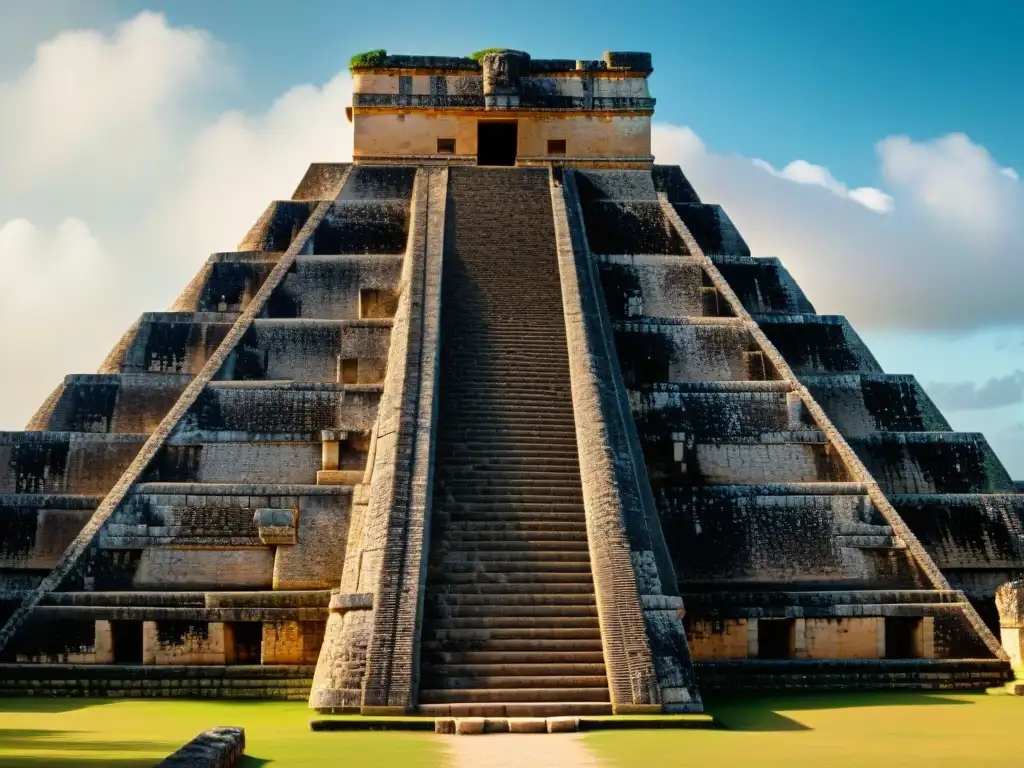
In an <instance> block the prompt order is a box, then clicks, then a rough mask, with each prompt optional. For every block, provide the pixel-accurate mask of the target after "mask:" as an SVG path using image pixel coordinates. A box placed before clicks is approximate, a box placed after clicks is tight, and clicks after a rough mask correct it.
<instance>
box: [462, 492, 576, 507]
mask: <svg viewBox="0 0 1024 768" xmlns="http://www.w3.org/2000/svg"><path fill="white" fill-rule="evenodd" d="M459 502H461V503H464V504H481V503H482V504H496V505H507V504H515V503H517V502H523V503H529V502H533V503H537V504H545V503H551V504H558V503H564V502H578V503H580V504H582V503H583V491H582V490H562V491H549V492H546V493H545V492H544V491H542V490H537V491H527V490H522V491H519V492H513V493H481V492H478V493H459V496H458V499H456V500H455V503H459Z"/></svg>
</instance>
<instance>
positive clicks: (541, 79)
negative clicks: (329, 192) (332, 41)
mask: <svg viewBox="0 0 1024 768" xmlns="http://www.w3.org/2000/svg"><path fill="white" fill-rule="evenodd" d="M651 71H652V70H651V66H650V55H649V54H619V53H611V52H609V53H606V54H605V57H604V59H603V60H601V61H582V60H579V61H576V60H569V59H531V58H530V57H529V55H528V54H524V53H521V52H518V51H501V52H496V53H491V54H488V55H486V56H484V57H482V58H481V60H480V61H479V62H478V61H475V60H473V59H455V58H445V59H440V58H435V57H423V56H391V57H386V58H385V59H383V60H381V62H380V63H379V64H375V65H374V66H373V67H363V68H359V67H357V68H355V69H353V79H354V98H353V107H354V108H355V109H360V108H375V107H377V108H380V107H385V108H386V107H404V108H427V109H430V108H434V109H444V108H456V109H458V108H462V109H467V108H468V109H472V108H491V109H494V108H499V109H500V108H506V109H517V108H518V109H530V110H533V109H559V110H573V111H575V110H587V111H609V110H613V111H617V110H627V111H637V110H639V111H647V112H649V111H652V110H653V109H654V100H653V99H651V97H650V92H649V90H648V87H647V77H648V75H649V74H650V72H651Z"/></svg>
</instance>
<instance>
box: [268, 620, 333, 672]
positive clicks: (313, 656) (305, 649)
mask: <svg viewBox="0 0 1024 768" xmlns="http://www.w3.org/2000/svg"><path fill="white" fill-rule="evenodd" d="M323 638H324V622H319V621H280V622H269V621H267V622H264V623H263V659H262V661H263V664H315V663H316V660H317V656H318V655H319V653H320V645H321V643H322V642H323Z"/></svg>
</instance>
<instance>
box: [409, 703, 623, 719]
mask: <svg viewBox="0 0 1024 768" xmlns="http://www.w3.org/2000/svg"><path fill="white" fill-rule="evenodd" d="M416 711H417V713H418V714H420V715H422V716H424V717H435V718H436V717H495V718H502V717H505V718H508V717H601V716H604V715H610V714H611V713H612V706H611V704H609V703H598V702H589V701H563V702H551V703H546V702H533V703H523V702H513V701H504V702H493V703H481V702H468V703H466V702H451V703H446V704H420V705H419V706H418V707H417V708H416Z"/></svg>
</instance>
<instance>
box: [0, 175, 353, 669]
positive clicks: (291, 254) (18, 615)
mask: <svg viewBox="0 0 1024 768" xmlns="http://www.w3.org/2000/svg"><path fill="white" fill-rule="evenodd" d="M351 168H352V167H351V166H349V167H348V168H346V170H345V172H344V174H343V175H342V177H341V179H340V180H339V182H338V184H337V186H336V188H335V190H334V198H337V196H338V195H340V194H341V190H342V189H343V188H344V186H345V183H346V181H347V180H348V177H349V175H350V174H351ZM332 203H333V199H332V200H328V201H323V202H320V203H318V204H317V206H316V208H315V209H314V210H313V213H312V215H310V217H309V219H308V220H307V221H306V223H305V224H304V225H303V226H302V228H301V229H300V230H299V231H298V232H297V233H296V235H295V237H294V239H293V240H292V242H291V244H290V245H289V246H288V249H287V250H286V251H285V252H284V254H282V256H281V258H280V259H279V260H278V262H277V264H275V265H274V268H273V269H272V270H271V271H270V275H269V276H268V277H267V279H266V280H265V281H264V282H263V284H262V285H261V286H260V289H259V290H258V291H257V292H256V295H255V296H253V299H252V301H251V302H250V303H249V305H248V306H247V307H246V308H245V311H244V312H242V313H241V314H240V315H239V316H238V319H237V320H235V322H234V324H233V325H232V326H231V329H230V330H229V331H228V333H227V335H226V336H225V337H224V340H223V341H222V342H221V344H220V346H218V347H217V349H216V351H215V352H214V353H213V354H212V355H210V357H209V359H208V360H207V361H206V363H205V365H204V366H203V367H202V369H201V370H200V371H199V373H198V374H197V375H196V377H195V378H194V379H192V381H191V382H190V383H189V385H188V386H187V387H185V390H184V391H183V392H182V393H181V396H180V397H179V398H178V400H177V402H175V404H174V406H173V407H172V408H171V409H170V411H168V413H167V415H166V416H164V418H163V419H162V420H161V421H160V423H159V424H158V425H157V427H156V429H154V430H153V432H152V434H151V435H150V436H149V438H148V439H147V440H146V442H145V444H143V446H142V449H141V450H140V451H139V453H138V454H137V455H136V457H135V459H134V460H133V461H132V463H131V464H130V465H129V466H128V468H127V469H126V470H125V471H124V473H123V474H122V475H121V477H120V479H119V480H118V481H117V483H115V484H114V486H113V488H111V489H110V491H109V493H107V495H106V497H105V498H104V499H103V501H102V502H101V503H100V505H99V506H98V507H97V508H96V511H95V512H93V515H92V517H91V518H90V519H89V522H88V523H86V525H85V526H84V527H83V528H82V530H81V531H80V532H79V533H78V535H77V536H76V537H75V539H74V540H73V541H72V542H71V544H70V545H69V546H68V548H67V549H66V550H65V552H64V554H63V555H61V558H60V561H59V562H58V564H57V566H56V567H55V568H54V569H53V570H52V571H51V572H50V573H49V574H48V575H47V576H46V578H44V579H43V580H42V582H41V583H40V584H39V585H38V586H37V587H36V588H35V589H33V590H32V591H31V592H29V593H28V594H27V595H25V597H24V598H23V599H22V602H21V604H20V605H19V606H18V608H17V609H16V610H15V611H14V613H13V614H12V615H11V617H10V618H9V619H8V620H7V623H6V624H5V625H4V627H3V629H0V651H2V650H3V649H4V647H5V646H6V645H7V643H8V642H10V640H11V638H12V637H13V636H14V634H15V633H16V632H17V631H18V629H19V628H20V627H21V625H22V624H23V623H24V622H25V620H26V619H27V618H28V616H29V614H30V613H31V612H32V609H33V608H35V606H36V605H37V604H38V603H39V601H40V599H42V597H43V595H45V594H46V593H47V592H51V591H53V590H55V589H57V587H59V586H60V584H61V582H62V581H63V580H64V579H65V578H66V577H67V576H68V575H69V574H70V573H71V572H72V570H73V569H74V567H75V566H76V564H77V563H78V560H79V558H80V557H81V556H82V554H83V553H84V552H85V551H86V550H87V549H88V548H89V546H90V545H91V544H92V542H93V540H94V539H95V537H96V536H97V534H99V532H100V529H101V528H103V526H104V524H105V523H106V522H107V521H108V520H109V519H110V518H111V516H112V515H113V514H114V512H116V511H117V509H118V507H119V506H120V505H121V502H122V501H124V499H125V498H126V497H127V496H128V494H129V492H130V491H131V490H132V488H133V487H134V486H135V484H136V483H137V482H138V481H139V478H140V477H141V476H142V474H143V472H145V470H146V467H148V466H149V463H150V462H151V461H152V460H153V458H154V457H155V456H156V455H157V452H158V451H159V450H160V449H161V448H162V447H163V445H164V444H165V443H166V442H167V439H168V438H169V437H170V435H171V432H173V431H174V428H175V427H176V426H177V424H178V422H179V421H181V419H182V418H184V416H185V414H186V413H187V412H188V410H189V409H190V408H191V407H192V405H193V404H194V403H195V402H196V400H197V399H198V398H199V396H200V394H202V392H203V390H204V389H205V388H206V385H207V384H209V383H210V381H212V380H213V378H214V376H216V375H217V372H218V371H219V370H220V368H221V366H223V364H224V362H225V361H226V360H227V358H228V355H230V354H231V353H232V352H233V351H234V349H235V347H236V346H237V345H238V343H239V342H240V341H241V339H242V336H243V335H244V334H245V332H246V331H247V330H248V329H249V327H250V326H251V325H252V324H253V321H255V320H256V318H257V317H258V316H259V314H260V313H261V312H262V311H263V307H264V306H265V305H266V303H267V301H268V300H269V299H270V295H271V294H272V293H273V292H274V290H275V289H276V288H277V287H278V285H280V283H281V282H282V281H283V280H284V278H285V276H286V275H287V274H288V272H289V270H290V269H291V267H292V265H293V264H294V263H295V260H296V258H297V257H298V255H299V254H300V253H302V252H303V251H305V250H306V247H307V244H308V243H309V242H310V239H311V238H312V236H313V233H314V232H315V231H316V229H317V227H318V226H319V225H320V222H321V220H322V219H323V218H324V216H325V215H327V213H328V211H329V210H330V208H331V205H332Z"/></svg>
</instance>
